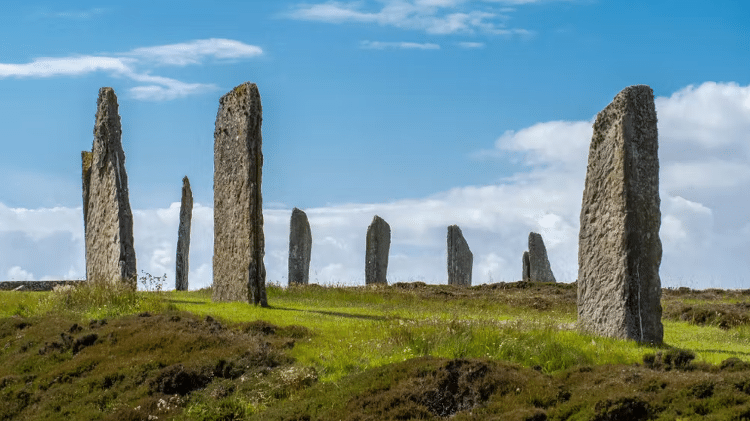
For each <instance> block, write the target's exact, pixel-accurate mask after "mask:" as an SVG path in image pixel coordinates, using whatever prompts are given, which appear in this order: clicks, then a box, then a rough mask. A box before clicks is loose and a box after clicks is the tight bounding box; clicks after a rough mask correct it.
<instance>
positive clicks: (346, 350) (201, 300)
mask: <svg viewBox="0 0 750 421" xmlns="http://www.w3.org/2000/svg"><path fill="white" fill-rule="evenodd" d="M575 297H576V290H575V286H573V285H565V284H557V285H554V284H533V283H524V282H519V283H508V284H494V285H483V286H475V287H471V288H460V287H452V286H447V285H425V284H422V283H411V284H396V285H392V286H388V287H383V286H376V287H320V286H317V285H309V286H304V287H289V288H280V287H278V286H275V285H269V286H268V301H269V304H270V307H269V308H261V307H255V306H251V305H248V304H243V303H213V302H212V301H211V293H210V291H208V290H201V291H191V292H175V291H171V292H163V291H152V292H135V291H112V290H109V289H106V288H104V289H102V288H99V287H96V286H87V287H82V288H68V289H60V290H58V291H56V292H53V293H29V292H26V293H24V292H3V293H0V322H2V324H0V347H3V346H4V348H2V350H1V351H0V367H2V368H0V394H1V395H2V396H0V398H1V399H2V400H3V402H5V403H4V404H2V406H0V415H1V416H0V418H3V417H5V418H7V417H9V416H10V417H11V418H12V417H18V416H21V417H23V418H26V419H47V418H49V419H55V418H59V417H61V416H63V415H65V417H67V418H71V419H107V418H111V419H148V416H149V415H150V416H158V417H159V418H158V419H185V420H188V419H190V420H193V419H206V420H207V419H254V417H257V418H258V419H363V420H364V419H391V418H393V419H421V418H420V417H422V418H425V419H429V418H431V417H433V418H434V417H437V416H440V415H441V414H443V415H445V414H448V415H454V416H455V418H456V419H486V418H488V417H491V416H497V415H498V414H503V416H502V417H501V419H621V418H617V417H618V416H619V415H617V414H625V415H622V416H626V415H627V416H631V417H632V418H633V419H639V418H638V417H639V416H640V415H639V414H647V415H648V416H647V417H646V418H649V419H659V417H662V418H661V419H678V418H680V417H682V418H685V419H691V417H697V416H707V417H708V418H711V416H715V417H718V418H716V419H726V418H721V417H723V416H725V415H726V416H728V414H735V413H743V412H742V411H745V409H743V408H745V406H748V405H750V402H749V401H748V399H747V396H750V395H749V394H750V364H747V367H746V366H744V365H742V364H741V362H742V361H747V360H748V359H750V321H748V319H747V318H746V317H745V315H744V313H743V309H745V308H746V303H747V302H748V301H747V297H750V295H748V294H746V293H745V292H741V291H718V290H709V291H691V290H683V289H680V290H665V292H664V294H663V298H662V306H663V307H664V318H663V323H664V331H665V344H664V345H663V346H661V347H652V346H647V345H639V344H637V343H635V342H632V341H622V340H615V339H608V338H600V337H594V336H590V335H585V334H581V333H580V332H578V331H577V330H576V329H575V319H576V307H575ZM696 309H697V310H696ZM696 314H697V315H701V314H702V315H706V316H705V317H695V315H696ZM139 315H140V316H141V317H139ZM102 320H106V322H104V324H102ZM76 326H77V327H76ZM671 355H678V356H680V355H687V356H688V357H685V358H683V359H685V360H687V361H688V363H686V364H682V365H680V366H679V367H677V366H675V368H674V369H673V370H672V365H670V363H664V361H667V362H669V361H672V360H671V359H673V357H671ZM674 358H677V357H674ZM731 358H735V359H737V360H736V361H739V362H740V363H736V364H733V365H732V364H729V365H731V367H729V365H727V363H726V361H730V362H731V361H735V360H731ZM677 360H680V359H679V358H677ZM654 361H656V362H654ZM680 361H682V360H680ZM723 362H724V364H725V365H727V367H729V368H727V367H723V366H722V363H723ZM722 367H723V368H722ZM667 370H671V371H669V372H667ZM628 376H630V377H628ZM676 379H682V380H680V381H683V383H684V384H685V385H687V386H685V387H687V388H688V389H689V388H691V387H692V388H694V389H695V391H694V392H685V390H684V389H685V387H683V386H682V385H681V384H680V383H679V382H678V381H677V380H676ZM743 379H744V380H743ZM701 382H702V383H701ZM743 382H745V383H743ZM662 385H663V387H662ZM690 385H692V386H690ZM446 388H447V389H446ZM516 389H518V390H516ZM709 389H710V396H708V395H707V394H708V393H709V392H708V390H709ZM446 390H449V391H451V393H449V394H450V395H451V396H459V395H460V396H462V397H461V399H459V400H460V402H459V401H455V400H451V399H453V398H451V399H448V398H446V396H447V395H446V393H447V392H446ZM701 390H702V392H701ZM457 393H458V395H456V394H457ZM691 393H692V394H691ZM700 396H702V397H700ZM669 402H676V403H677V404H679V405H678V407H679V409H680V410H681V411H682V412H681V413H677V412H675V411H674V410H673V408H672V407H673V406H674V405H672V404H670V403H669ZM363 405H364V406H363ZM743 405H744V406H743ZM135 408H139V409H137V410H136V409H135ZM721 408H724V409H721ZM748 408H750V406H748ZM727 411H730V412H727ZM732 411H734V412H732ZM737 411H739V412H737ZM66 414H67V415H66ZM353 414H359V415H358V416H359V418H356V417H354V415H353ZM368 414H369V415H368ZM399 414H400V415H399ZM472 414H474V415H472ZM492 414H495V415H492ZM712 414H713V415H712ZM747 414H750V409H748V410H747ZM480 415H481V416H480ZM732 416H734V415H732ZM748 416H750V415H748ZM368 417H369V418H368ZM472 417H474V418H472ZM534 417H537V418H534ZM608 417H609V418H608ZM613 417H614V418H613ZM670 417H671V418H670ZM152 419H153V418H152ZM643 419H645V418H643Z"/></svg>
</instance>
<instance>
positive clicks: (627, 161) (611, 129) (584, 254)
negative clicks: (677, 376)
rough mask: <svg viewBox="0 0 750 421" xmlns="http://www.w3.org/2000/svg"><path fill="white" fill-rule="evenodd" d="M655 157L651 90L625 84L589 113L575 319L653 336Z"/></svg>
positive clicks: (656, 308) (656, 309)
mask: <svg viewBox="0 0 750 421" xmlns="http://www.w3.org/2000/svg"><path fill="white" fill-rule="evenodd" d="M659 205H660V200H659V158H658V134H657V126H656V109H655V106H654V94H653V91H652V90H651V88H649V87H648V86H645V85H638V86H630V87H628V88H625V89H624V90H623V91H622V92H620V93H619V94H617V96H616V97H615V99H614V100H613V101H612V103H611V104H609V105H608V106H607V107H606V108H605V109H604V110H602V111H601V112H600V113H599V114H598V115H597V117H596V122H595V123H594V134H593V137H592V139H591V145H590V148H589V160H588V168H587V172H586V185H585V188H584V191H583V204H582V208H581V228H580V234H579V246H578V247H579V250H578V323H579V326H580V327H581V328H583V329H584V330H587V331H589V332H592V333H595V334H598V335H602V336H609V337H615V338H625V339H634V340H637V341H639V342H645V343H661V342H662V340H663V336H664V331H663V327H662V323H661V304H660V299H661V281H660V279H659V265H660V264H661V255H662V248H661V240H660V239H659V227H660V225H661V212H660V210H659Z"/></svg>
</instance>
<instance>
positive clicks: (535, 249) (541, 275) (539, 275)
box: [524, 232, 557, 282]
mask: <svg viewBox="0 0 750 421" xmlns="http://www.w3.org/2000/svg"><path fill="white" fill-rule="evenodd" d="M524 263H525V262H524ZM528 280H530V281H536V282H557V281H555V275H553V274H552V268H551V267H550V264H549V259H548V258H547V249H546V248H545V247H544V240H542V236H541V234H537V233H535V232H531V233H529V253H528Z"/></svg>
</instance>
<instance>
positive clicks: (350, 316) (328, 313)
mask: <svg viewBox="0 0 750 421" xmlns="http://www.w3.org/2000/svg"><path fill="white" fill-rule="evenodd" d="M268 308H270V309H272V310H284V311H298V312H301V313H317V314H322V315H324V316H338V317H346V318H347V319H361V320H376V321H384V320H387V319H388V318H387V317H385V316H371V315H367V314H352V313H342V312H340V311H324V310H300V309H297V308H287V307H276V306H268Z"/></svg>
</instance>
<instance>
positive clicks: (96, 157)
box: [81, 88, 137, 289]
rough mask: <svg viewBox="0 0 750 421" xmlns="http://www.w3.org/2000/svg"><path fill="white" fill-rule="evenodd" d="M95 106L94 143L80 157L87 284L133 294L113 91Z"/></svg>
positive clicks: (127, 206) (124, 184)
mask: <svg viewBox="0 0 750 421" xmlns="http://www.w3.org/2000/svg"><path fill="white" fill-rule="evenodd" d="M96 105H97V110H96V122H95V124H94V144H93V147H92V150H91V152H88V151H83V152H82V153H81V160H82V172H83V174H82V179H83V229H84V233H85V237H86V240H85V244H86V279H87V280H88V281H90V282H102V283H108V284H123V285H125V286H127V287H128V288H132V289H136V286H137V284H136V281H137V280H136V277H137V272H136V268H135V249H134V246H133V213H132V211H131V210H130V199H129V198H128V176H127V174H126V173H125V152H124V151H123V150H122V141H121V135H122V130H121V127H120V115H119V114H118V106H117V97H116V96H115V91H114V90H113V89H112V88H101V89H100V90H99V98H98V99H97V101H96Z"/></svg>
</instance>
